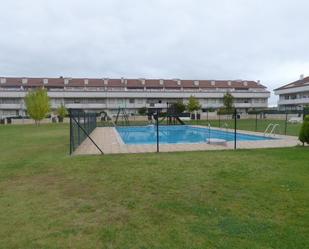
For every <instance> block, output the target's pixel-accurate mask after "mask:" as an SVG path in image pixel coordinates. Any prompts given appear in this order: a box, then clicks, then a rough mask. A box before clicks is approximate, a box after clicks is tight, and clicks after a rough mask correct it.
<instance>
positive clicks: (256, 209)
mask: <svg viewBox="0 0 309 249" xmlns="http://www.w3.org/2000/svg"><path fill="white" fill-rule="evenodd" d="M68 135H69V134H68V126H67V125H59V124H54V125H52V124H51V125H42V126H40V127H35V126H32V125H25V126H13V125H12V126H0V140H1V143H0V159H1V160H0V248H83V249H84V248H162V249H163V248H164V249H166V248H177V249H179V248H195V249H197V248H222V249H223V248H226V249H232V248H250V249H263V248H264V249H269V248H278V249H305V248H308V245H309V237H308V234H309V191H308V190H309V164H308V162H309V148H308V147H305V148H302V147H297V148H287V149H263V150H238V151H215V152H213V151H212V152H184V153H160V154H136V155H132V154H131V155H108V156H82V157H81V156H76V157H70V156H68V147H69V144H68V143H69V137H68Z"/></svg>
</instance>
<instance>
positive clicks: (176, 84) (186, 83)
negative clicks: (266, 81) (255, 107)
mask: <svg viewBox="0 0 309 249" xmlns="http://www.w3.org/2000/svg"><path fill="white" fill-rule="evenodd" d="M0 78H1V79H5V82H2V81H1V82H2V83H0V86H4V87H20V86H25V87H36V86H46V87H64V86H67V87H105V86H107V87H128V88H143V87H148V88H163V87H165V88H167V89H168V88H170V89H179V88H181V87H183V88H194V89H196V88H203V89H211V88H213V89H215V88H237V89H241V88H243V89H246V88H263V89H265V88H266V87H265V86H263V85H261V84H260V83H259V82H255V81H241V80H233V81H229V80H178V79H166V80H159V79H124V78H121V79H103V78H101V79H87V78H63V77H60V78H17V77H9V78H5V77H0ZM23 79H26V80H27V82H26V83H24V84H23V83H22V81H23ZM44 79H46V80H48V82H47V83H46V84H44ZM66 80H67V81H68V84H65V81H66ZM87 80H88V84H85V83H86V81H87ZM162 81H163V84H160V83H162ZM308 81H309V77H307V78H304V80H302V81H301V82H300V81H296V82H293V83H291V84H294V85H296V86H298V85H301V84H302V83H303V82H308ZM106 82H107V84H105V83H106ZM143 82H144V84H143ZM291 84H288V85H286V86H283V87H281V88H278V89H282V88H289V87H296V86H294V85H293V86H292V85H291ZM290 85H291V86H290Z"/></svg>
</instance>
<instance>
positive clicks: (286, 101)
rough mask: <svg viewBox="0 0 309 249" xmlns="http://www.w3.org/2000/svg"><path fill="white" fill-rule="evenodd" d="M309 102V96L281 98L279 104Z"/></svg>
mask: <svg viewBox="0 0 309 249" xmlns="http://www.w3.org/2000/svg"><path fill="white" fill-rule="evenodd" d="M300 104H309V98H300V99H279V101H278V105H300Z"/></svg>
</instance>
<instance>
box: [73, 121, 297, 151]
mask: <svg viewBox="0 0 309 249" xmlns="http://www.w3.org/2000/svg"><path fill="white" fill-rule="evenodd" d="M193 126H194V127H202V128H206V127H205V126H198V125H193ZM211 129H218V130H222V129H220V128H214V127H212V128H211ZM223 130H224V131H226V130H227V131H229V132H233V131H234V130H232V129H223ZM237 133H244V134H250V135H258V136H263V135H264V134H263V133H260V132H252V131H241V130H237ZM90 137H91V138H92V139H93V140H94V141H95V143H96V144H97V145H98V146H99V148H100V149H101V150H102V151H103V153H104V154H121V153H149V152H156V151H157V145H156V144H143V145H129V144H124V143H123V141H122V139H121V137H120V135H119V134H118V132H117V130H116V129H115V128H114V127H97V128H96V129H95V130H94V131H93V132H92V133H91V134H90ZM272 137H274V138H277V139H271V140H257V141H237V149H256V148H280V147H293V146H296V145H298V144H300V142H299V141H298V138H297V137H295V136H283V135H275V136H272ZM232 149H234V141H228V142H226V144H225V145H215V144H208V143H206V142H205V143H194V144H193V143H191V144H160V152H172V151H201V150H202V151H203V150H232ZM96 154H101V152H100V151H99V150H98V148H97V147H96V146H95V145H94V144H93V143H92V142H91V140H90V139H89V138H87V139H86V140H85V141H84V142H83V143H82V144H81V145H80V146H79V147H78V148H77V149H76V150H75V151H74V155H96Z"/></svg>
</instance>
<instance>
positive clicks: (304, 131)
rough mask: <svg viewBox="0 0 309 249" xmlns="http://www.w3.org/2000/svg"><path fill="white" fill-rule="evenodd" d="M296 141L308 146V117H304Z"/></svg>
mask: <svg viewBox="0 0 309 249" xmlns="http://www.w3.org/2000/svg"><path fill="white" fill-rule="evenodd" d="M298 139H299V140H300V141H301V142H302V143H303V145H304V144H305V143H307V144H309V115H307V116H306V117H305V120H304V122H303V124H302V127H301V129H300V132H299V136H298Z"/></svg>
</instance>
